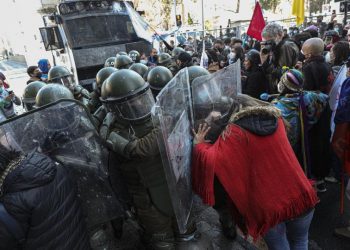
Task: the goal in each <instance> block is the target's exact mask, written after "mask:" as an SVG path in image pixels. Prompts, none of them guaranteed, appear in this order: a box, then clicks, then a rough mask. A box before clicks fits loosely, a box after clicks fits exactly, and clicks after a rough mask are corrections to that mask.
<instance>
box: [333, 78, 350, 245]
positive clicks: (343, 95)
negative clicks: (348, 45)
mask: <svg viewBox="0 0 350 250" xmlns="http://www.w3.org/2000/svg"><path fill="white" fill-rule="evenodd" d="M334 122H335V124H336V126H335V131H334V135H333V139H332V148H333V150H334V152H335V153H336V155H337V157H338V158H339V159H340V160H341V163H342V165H343V170H344V173H343V174H345V173H346V174H347V175H350V150H349V149H350V78H347V79H346V81H345V82H344V83H343V85H342V89H341V92H340V96H339V104H338V108H337V112H336V115H335V119H334ZM349 185H350V184H349V183H348V185H347V188H346V195H345V200H346V205H347V206H346V207H349V204H350V200H349V197H350V188H349ZM345 212H346V214H347V215H349V213H348V212H349V211H345ZM334 233H335V235H337V236H341V237H345V238H347V239H350V224H349V223H348V226H347V227H340V228H336V229H335V230H334Z"/></svg>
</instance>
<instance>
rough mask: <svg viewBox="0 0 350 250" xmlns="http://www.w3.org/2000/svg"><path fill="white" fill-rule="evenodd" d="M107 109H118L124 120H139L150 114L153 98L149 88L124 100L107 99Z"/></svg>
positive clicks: (113, 110) (112, 110)
mask: <svg viewBox="0 0 350 250" xmlns="http://www.w3.org/2000/svg"><path fill="white" fill-rule="evenodd" d="M105 105H106V107H107V110H108V111H110V112H116V111H118V112H119V113H120V114H121V116H122V117H123V118H124V119H125V120H130V121H135V120H141V119H143V118H145V117H147V116H149V115H150V113H151V109H152V107H153V105H154V98H153V95H152V92H151V90H150V89H148V90H147V91H146V92H144V93H142V94H141V95H137V96H135V97H133V98H131V99H129V100H126V101H125V102H119V103H118V102H115V101H107V102H105Z"/></svg>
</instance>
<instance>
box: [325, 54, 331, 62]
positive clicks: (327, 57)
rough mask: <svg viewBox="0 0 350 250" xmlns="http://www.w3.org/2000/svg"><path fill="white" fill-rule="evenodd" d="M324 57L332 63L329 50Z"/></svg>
mask: <svg viewBox="0 0 350 250" xmlns="http://www.w3.org/2000/svg"><path fill="white" fill-rule="evenodd" d="M324 59H325V60H326V63H331V55H330V53H329V52H328V53H327V54H326V55H325V57H324Z"/></svg>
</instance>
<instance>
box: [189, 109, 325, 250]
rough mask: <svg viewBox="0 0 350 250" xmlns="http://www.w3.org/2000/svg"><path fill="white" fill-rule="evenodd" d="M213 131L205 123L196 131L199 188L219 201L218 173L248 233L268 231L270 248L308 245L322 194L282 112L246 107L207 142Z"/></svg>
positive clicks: (208, 199)
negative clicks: (297, 150) (304, 165)
mask: <svg viewBox="0 0 350 250" xmlns="http://www.w3.org/2000/svg"><path fill="white" fill-rule="evenodd" d="M206 120H207V119H206ZM208 120H209V121H210V120H212V119H208ZM209 126H211V124H210V122H209ZM209 130H210V127H208V125H207V124H204V125H200V126H199V129H198V131H197V132H196V131H193V132H194V135H195V137H194V151H193V157H192V186H193V189H194V191H195V192H196V193H197V194H198V195H199V196H200V197H201V198H202V200H203V202H204V203H205V204H208V205H211V206H212V205H214V204H215V205H217V204H216V201H217V200H216V198H217V195H216V192H217V191H216V190H215V187H214V180H215V178H217V180H218V182H219V183H220V184H221V185H222V187H223V189H222V190H225V191H224V192H225V193H224V194H221V195H223V196H225V195H226V197H227V200H226V202H227V203H228V204H229V208H230V212H231V214H233V218H234V221H235V222H236V223H237V225H238V226H239V228H240V229H241V231H242V232H243V233H244V234H245V235H250V236H252V237H253V238H254V239H257V238H259V237H261V236H264V239H265V241H266V243H267V245H268V247H269V249H296V247H299V248H298V249H305V250H306V249H307V248H308V231H309V226H310V223H311V220H312V217H313V212H314V209H313V208H314V206H315V205H316V203H317V202H318V198H317V196H316V194H315V191H314V189H313V187H312V186H311V184H310V182H309V181H308V179H307V178H306V176H305V175H304V173H303V172H302V169H301V167H300V165H299V163H298V160H297V158H296V157H295V155H294V152H293V150H292V148H291V146H290V144H289V142H288V139H287V136H286V132H285V127H284V123H283V119H282V117H281V114H280V113H279V111H278V110H277V109H275V108H272V107H262V106H258V107H251V108H246V109H245V110H244V109H243V110H241V111H239V112H238V113H236V114H233V116H232V117H231V119H230V122H229V124H228V125H227V127H226V128H225V130H224V131H223V132H222V134H221V135H220V136H219V137H218V139H217V140H216V141H215V142H212V143H213V144H209V143H208V142H206V135H207V133H208V132H209ZM252 152H254V154H253V155H254V157H252ZM272 173H273V174H272ZM252 176H254V177H253V178H252ZM247 183H249V184H248V185H247Z"/></svg>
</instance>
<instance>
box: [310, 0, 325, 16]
mask: <svg viewBox="0 0 350 250" xmlns="http://www.w3.org/2000/svg"><path fill="white" fill-rule="evenodd" d="M324 2H325V1H324V0H310V12H311V13H316V12H318V11H322V4H323V3H324Z"/></svg>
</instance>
